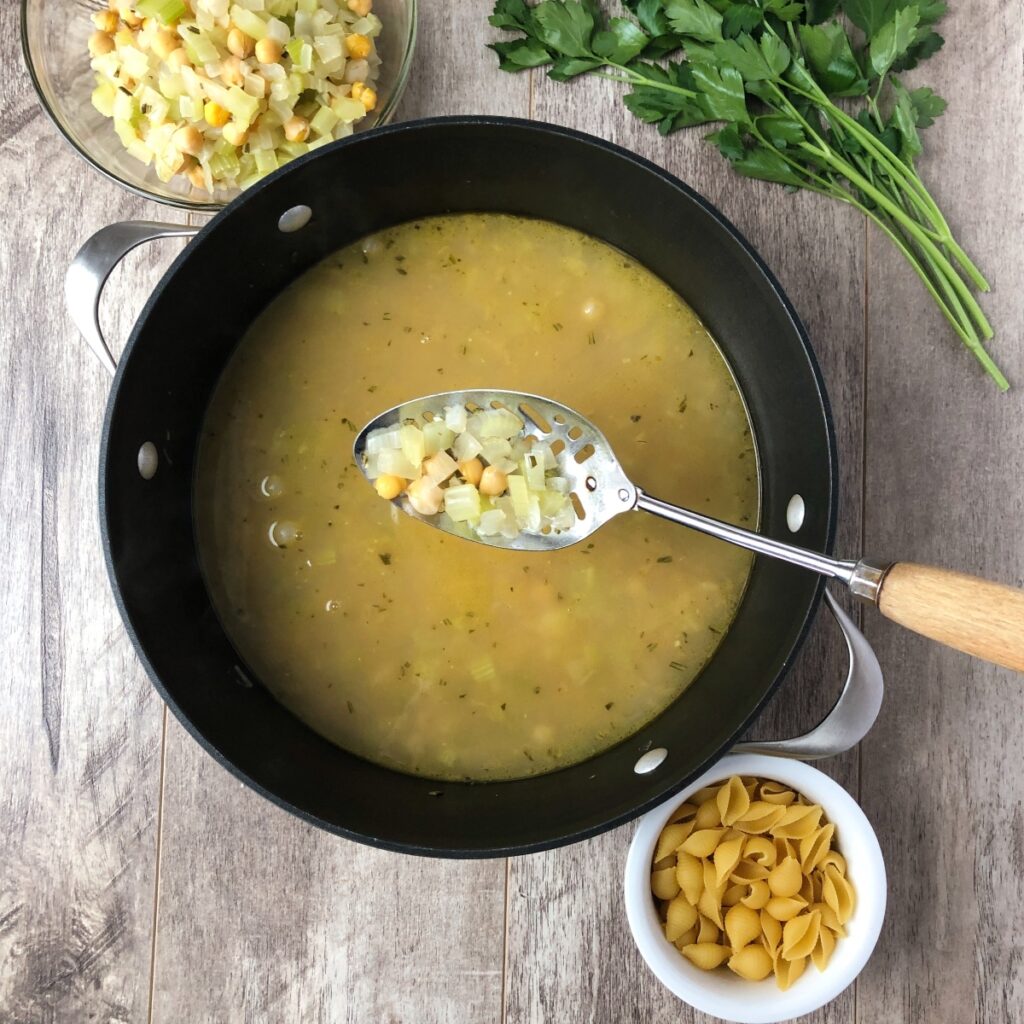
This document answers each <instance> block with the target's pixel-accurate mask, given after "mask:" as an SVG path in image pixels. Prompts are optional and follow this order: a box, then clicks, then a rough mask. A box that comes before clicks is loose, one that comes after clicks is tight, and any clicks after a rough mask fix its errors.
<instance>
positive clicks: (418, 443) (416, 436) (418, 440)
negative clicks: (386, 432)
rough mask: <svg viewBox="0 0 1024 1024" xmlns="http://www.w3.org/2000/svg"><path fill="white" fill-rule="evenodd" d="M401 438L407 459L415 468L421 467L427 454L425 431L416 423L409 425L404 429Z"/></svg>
mask: <svg viewBox="0 0 1024 1024" xmlns="http://www.w3.org/2000/svg"><path fill="white" fill-rule="evenodd" d="M400 437H401V441H402V451H403V453H404V454H405V457H406V458H407V459H408V460H409V461H410V462H411V463H412V464H413V465H414V466H419V464H420V463H421V462H422V461H423V457H424V455H425V454H426V442H425V441H424V439H423V431H422V430H420V428H419V427H417V426H416V425H415V424H414V423H407V424H406V425H405V426H404V427H402V429H401V432H400Z"/></svg>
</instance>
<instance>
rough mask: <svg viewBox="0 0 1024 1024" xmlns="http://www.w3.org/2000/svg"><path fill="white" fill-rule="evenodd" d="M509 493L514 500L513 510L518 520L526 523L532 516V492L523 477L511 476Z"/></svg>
mask: <svg viewBox="0 0 1024 1024" xmlns="http://www.w3.org/2000/svg"><path fill="white" fill-rule="evenodd" d="M508 493H509V497H510V498H511V499H512V509H513V511H514V512H515V515H516V519H519V520H521V521H523V522H525V521H526V518H527V517H528V516H529V514H530V492H529V490H528V489H527V487H526V481H525V480H524V479H523V478H522V477H521V476H510V477H509V478H508Z"/></svg>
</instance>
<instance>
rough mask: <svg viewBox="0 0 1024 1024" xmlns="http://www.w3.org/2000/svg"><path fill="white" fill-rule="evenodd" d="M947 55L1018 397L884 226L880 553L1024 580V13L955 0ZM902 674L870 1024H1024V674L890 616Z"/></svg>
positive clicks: (931, 80)
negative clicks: (946, 313) (959, 330)
mask: <svg viewBox="0 0 1024 1024" xmlns="http://www.w3.org/2000/svg"><path fill="white" fill-rule="evenodd" d="M952 7H953V10H952V12H951V14H950V16H949V17H948V19H947V20H946V21H945V22H944V23H943V25H944V28H943V35H944V36H946V38H947V40H949V42H947V45H946V48H945V50H944V51H943V52H942V53H941V54H939V56H937V57H936V58H934V59H933V60H931V61H929V62H928V64H927V65H926V66H925V67H923V68H921V69H920V70H919V71H917V72H916V73H915V75H914V76H913V78H912V82H913V83H914V84H915V85H917V84H929V85H932V86H934V88H935V90H936V91H937V92H938V93H939V94H941V95H942V96H945V97H946V98H947V99H948V100H949V101H950V105H949V110H948V111H947V113H946V114H945V115H944V116H943V117H942V118H941V119H940V120H939V121H938V122H937V123H936V124H935V126H934V127H932V128H930V129H928V131H927V132H926V134H925V146H926V154H925V157H924V159H923V160H922V161H921V173H922V176H923V178H924V179H925V181H926V182H927V183H928V184H929V186H930V187H931V189H932V191H933V193H934V195H935V197H936V199H937V200H938V202H939V205H940V206H941V207H942V209H943V210H944V212H945V213H946V216H947V219H948V220H949V222H950V224H951V226H952V227H953V230H954V231H955V232H956V233H957V235H958V236H959V238H960V241H961V242H962V244H963V245H964V246H965V248H966V249H967V250H968V252H970V253H971V254H972V255H973V256H974V258H975V260H976V262H977V263H978V264H979V266H980V267H981V268H982V270H983V271H985V272H986V273H987V274H988V276H989V279H990V281H991V284H992V293H991V295H988V296H986V297H985V298H984V299H983V303H982V304H983V306H984V307H985V309H986V311H987V313H988V316H989V318H990V320H991V321H992V325H993V327H994V328H995V331H996V338H995V340H994V341H993V342H992V343H991V345H990V350H991V351H992V352H993V354H994V355H995V357H996V359H997V361H998V362H999V363H1000V364H1001V365H1002V368H1003V370H1004V372H1005V373H1006V374H1007V376H1008V377H1009V378H1010V380H1011V382H1012V383H1013V384H1014V390H1013V391H1011V392H1010V393H1009V394H1006V395H1000V394H999V393H998V392H997V391H996V389H995V387H994V386H993V384H992V383H991V382H990V381H989V380H988V378H987V377H986V376H985V375H984V373H983V372H982V371H981V370H980V368H979V367H978V365H977V364H976V363H975V361H974V359H973V357H972V356H970V355H969V354H968V353H967V352H966V350H965V349H964V348H963V347H962V346H961V345H960V343H959V342H958V340H957V339H956V337H955V336H954V335H953V333H952V331H951V330H950V328H949V327H948V325H947V324H946V322H945V321H944V320H943V319H942V318H941V316H940V314H939V313H938V312H937V310H936V308H935V306H934V305H933V303H932V302H931V300H930V299H929V298H928V297H927V296H926V294H925V293H924V290H923V289H922V288H921V286H920V285H919V284H918V282H917V280H916V278H915V277H913V275H911V274H910V273H908V269H907V267H906V266H905V265H904V264H903V262H902V259H901V258H900V257H899V256H898V254H897V253H895V252H894V251H893V250H892V249H891V247H890V246H889V245H888V243H887V242H886V240H885V239H884V238H882V237H881V235H880V234H879V233H877V232H874V231H873V232H871V234H870V236H869V240H870V247H869V251H868V294H869V296H870V302H869V310H870V321H869V328H870V332H869V346H868V366H869V373H868V382H867V397H868V400H867V425H868V431H867V463H868V466H869V467H870V472H869V474H868V478H867V491H866V516H865V527H866V536H867V541H868V545H867V546H868V548H869V549H870V550H871V551H874V552H878V553H879V554H881V555H884V556H887V557H894V558H903V559H907V560H914V561H920V562H931V563H934V564H939V565H947V566H950V567H951V568H957V569H960V570H963V571H965V572H975V573H978V574H980V575H985V576H988V577H989V578H991V579H997V580H1001V581H1003V582H1006V583H1010V584H1014V585H1016V586H1020V585H1021V584H1022V582H1024V540H1022V531H1021V522H1022V520H1024V473H1022V470H1024V456H1022V452H1024V348H1022V345H1021V335H1022V329H1024V294H1022V292H1021V288H1020V265H1021V256H1022V251H1024V250H1022V240H1021V239H1022V236H1021V229H1022V227H1024V196H1022V195H1021V190H1020V184H1021V181H1022V177H1021V167H1022V166H1024V141H1022V139H1021V136H1020V133H1019V132H1018V131H1016V130H1015V129H1016V123H1015V117H1016V115H1017V114H1018V113H1019V111H1020V97H1021V95H1022V94H1024V88H1022V87H1024V74H1022V66H1021V51H1022V49H1024V9H1022V8H1021V7H1020V6H1019V5H1007V4H1002V3H998V2H997V0H975V2H974V3H971V4H967V3H958V4H953V5H952ZM868 633H869V636H870V638H871V640H872V642H873V643H874V644H875V647H876V649H877V650H878V654H879V657H880V658H881V660H882V663H883V665H884V666H885V668H886V672H887V684H888V692H887V695H886V703H885V706H884V707H883V709H882V715H881V717H880V720H879V722H878V724H877V725H876V727H875V729H874V730H873V731H872V733H871V734H870V736H869V737H868V739H867V740H866V741H865V743H864V744H863V749H862V761H863V788H862V799H863V804H864V808H865V810H866V811H867V813H868V816H869V817H870V818H871V819H872V821H873V822H874V823H875V826H876V828H877V830H878V835H879V839H880V841H881V844H882V849H883V852H884V854H885V857H886V862H887V866H888V871H889V910H888V914H887V916H886V923H885V927H884V929H883V932H882V938H881V942H880V944H879V947H878V950H877V952H876V953H875V956H874V957H873V959H872V960H871V962H870V963H869V964H868V967H867V970H866V971H865V973H864V975H863V977H862V980H861V985H860V989H859V1008H860V1013H861V1017H862V1018H863V1019H864V1020H865V1021H872V1022H876V1024H895V1022H902V1021H911V1020H931V1021H936V1022H960V1021H966V1020H971V1021H977V1022H979V1024H1004V1022H1011V1021H1019V1020H1021V1019H1022V1018H1024V976H1022V966H1021V958H1020V954H1019V949H1018V947H1019V937H1020V934H1021V930H1022V926H1024V920H1022V913H1021V907H1022V906H1024V818H1022V813H1021V798H1022V796H1024V784H1022V782H1021V776H1020V771H1019V766H1018V764H1017V757H1018V756H1019V752H1020V751H1021V749H1024V715H1022V713H1021V677H1020V676H1019V675H1015V674H1014V673H1012V672H1009V671H1005V670H1001V669H997V668H995V667H993V666H991V665H985V664H982V663H981V662H978V661H972V660H971V659H969V658H967V657H966V656H965V655H961V654H957V653H955V652H952V651H948V650H945V649H944V648H941V647H938V646H937V645H935V644H931V643H929V642H928V641H926V640H922V639H921V638H919V637H916V636H913V635H912V634H909V633H906V632H905V631H903V630H900V629H898V628H897V627H895V626H893V625H892V624H891V623H888V622H886V621H885V620H884V619H881V618H877V617H872V618H871V619H870V620H869V623H868Z"/></svg>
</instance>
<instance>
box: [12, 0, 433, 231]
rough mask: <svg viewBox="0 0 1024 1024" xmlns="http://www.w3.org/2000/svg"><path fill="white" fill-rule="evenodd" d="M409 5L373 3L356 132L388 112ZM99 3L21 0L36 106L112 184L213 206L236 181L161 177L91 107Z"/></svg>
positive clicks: (182, 203)
mask: <svg viewBox="0 0 1024 1024" xmlns="http://www.w3.org/2000/svg"><path fill="white" fill-rule="evenodd" d="M416 4H417V0H375V2H374V6H373V10H374V13H375V14H376V15H377V16H378V17H379V18H380V20H381V22H382V24H383V29H382V31H381V34H380V37H379V39H378V45H377V50H378V52H379V53H380V56H381V61H382V63H381V66H380V73H379V77H378V80H377V82H376V86H375V88H376V89H377V95H378V103H377V108H376V109H375V110H373V111H372V112H371V113H370V114H368V115H367V116H366V117H365V118H364V119H363V120H362V121H360V122H359V125H358V127H357V128H356V131H360V132H363V131H366V130H368V129H369V128H373V127H374V126H375V125H379V124H386V123H387V122H388V121H389V120H390V119H391V116H392V115H393V114H394V111H395V107H396V106H397V104H398V101H399V99H400V98H401V95H402V91H403V89H404V88H405V82H406V78H407V77H408V74H409V65H410V62H411V60H412V54H413V49H414V46H415V42H416ZM105 7H106V4H104V3H101V2H100V0H70V2H69V0H22V4H21V46H22V51H23V53H24V55H25V64H26V66H27V67H28V71H29V74H30V75H31V77H32V84H33V85H34V86H35V89H36V93H37V95H38V96H39V102H40V104H41V105H42V108H43V110H44V111H45V112H46V114H47V115H48V116H49V118H50V120H51V121H53V123H54V124H55V125H56V126H57V128H58V130H59V131H60V133H61V134H62V135H63V136H64V138H65V139H67V141H68V142H70V143H71V145H72V146H73V147H74V148H75V149H76V150H77V151H78V152H79V154H80V155H81V156H83V157H85V159H86V160H88V161H89V163H91V164H92V165H93V167H95V168H96V170H98V171H99V172H100V173H101V174H105V175H106V176H107V177H108V178H111V179H112V180H114V181H116V182H117V183H118V184H119V185H123V186H124V187H125V188H127V189H129V190H130V191H132V192H135V193H136V194H137V195H140V196H143V197H145V198H146V199H155V200H156V201H157V202H159V203H166V204H167V205H169V206H177V207H179V208H181V209H184V210H195V211H200V212H207V213H213V212H216V211H217V210H219V209H220V208H221V207H223V206H226V205H227V204H228V203H229V202H231V200H232V199H234V198H235V196H236V195H238V192H239V190H238V189H237V188H235V189H228V188H225V189H218V190H217V192H216V193H215V194H214V195H213V196H211V195H210V194H209V193H207V192H205V191H201V190H199V189H194V188H193V187H192V186H191V185H190V184H189V182H188V180H187V179H186V178H185V177H184V176H182V175H176V176H175V177H174V178H172V179H171V180H170V181H168V182H166V183H165V182H162V181H161V180H160V179H159V178H158V177H157V175H156V171H155V170H154V169H153V167H152V166H148V167H147V166H146V165H145V164H143V163H142V162H141V161H139V160H136V159H135V158H134V157H132V156H130V155H129V154H128V153H127V152H126V151H125V149H124V147H123V146H122V145H121V141H120V140H119V139H118V137H117V134H116V133H115V131H114V122H113V121H112V120H110V119H109V118H106V117H104V116H103V115H102V114H100V113H99V112H98V111H97V110H96V109H95V108H94V107H93V105H92V102H91V96H92V90H93V87H94V85H95V81H94V77H95V76H94V72H93V70H92V68H90V66H89V49H88V45H87V43H88V39H89V36H90V34H91V33H92V31H93V28H94V26H93V24H92V22H91V20H90V17H91V15H92V14H93V12H94V11H97V10H101V9H105Z"/></svg>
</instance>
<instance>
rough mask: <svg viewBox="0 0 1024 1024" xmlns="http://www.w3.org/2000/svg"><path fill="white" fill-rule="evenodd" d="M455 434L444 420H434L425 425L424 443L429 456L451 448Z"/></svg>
mask: <svg viewBox="0 0 1024 1024" xmlns="http://www.w3.org/2000/svg"><path fill="white" fill-rule="evenodd" d="M454 440H455V434H454V432H453V431H451V430H449V429H448V427H447V426H446V425H445V422H444V420H432V421H431V422H430V423H425V424H424V425H423V443H424V446H425V447H424V450H425V451H426V453H427V455H433V454H434V452H439V451H443V450H444V449H445V448H450V447H451V446H452V442H453V441H454Z"/></svg>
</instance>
